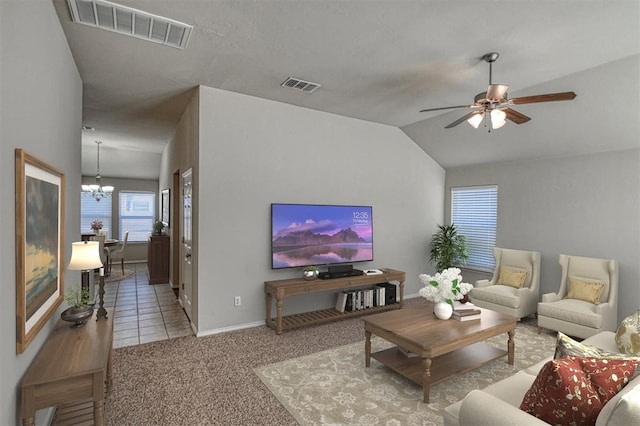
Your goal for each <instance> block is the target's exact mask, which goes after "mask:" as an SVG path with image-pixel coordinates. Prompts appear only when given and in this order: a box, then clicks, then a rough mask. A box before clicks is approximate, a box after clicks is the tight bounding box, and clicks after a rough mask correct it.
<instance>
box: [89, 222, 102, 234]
mask: <svg viewBox="0 0 640 426" xmlns="http://www.w3.org/2000/svg"><path fill="white" fill-rule="evenodd" d="M101 229H102V221H101V220H98V219H96V220H94V221H93V222H91V230H92V231H93V232H95V233H96V234H97V233H98V232H99V231H100V230H101Z"/></svg>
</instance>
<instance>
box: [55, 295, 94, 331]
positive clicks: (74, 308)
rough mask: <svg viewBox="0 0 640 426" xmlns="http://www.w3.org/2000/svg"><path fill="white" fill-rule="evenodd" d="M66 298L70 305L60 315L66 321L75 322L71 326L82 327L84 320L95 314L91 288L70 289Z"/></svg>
mask: <svg viewBox="0 0 640 426" xmlns="http://www.w3.org/2000/svg"><path fill="white" fill-rule="evenodd" d="M64 300H66V301H67V303H68V304H69V305H70V307H69V308H67V309H65V310H64V311H62V314H61V315H60V317H61V318H62V319H63V320H65V321H69V322H73V324H72V325H71V327H82V326H83V325H84V321H85V320H86V319H87V318H89V317H90V316H91V315H93V306H91V305H90V303H91V298H90V297H89V289H78V288H75V289H73V290H70V291H69V292H68V293H67V295H66V296H65V297H64Z"/></svg>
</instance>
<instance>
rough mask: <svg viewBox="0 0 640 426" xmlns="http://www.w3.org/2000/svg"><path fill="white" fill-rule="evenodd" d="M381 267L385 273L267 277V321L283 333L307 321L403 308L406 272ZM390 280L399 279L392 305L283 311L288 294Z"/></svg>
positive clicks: (349, 287) (313, 322)
mask: <svg viewBox="0 0 640 426" xmlns="http://www.w3.org/2000/svg"><path fill="white" fill-rule="evenodd" d="M381 271H382V272H383V273H382V274H378V275H359V276H355V277H345V278H332V279H328V280H320V279H317V280H313V281H306V280H303V279H302V278H293V279H288V280H278V281H265V283H264V293H265V304H266V310H267V315H266V320H265V322H266V324H267V326H268V327H271V328H273V329H274V330H275V331H276V333H278V334H280V333H282V330H289V329H292V328H297V327H302V326H305V325H311V324H321V323H325V322H329V321H335V320H338V319H343V318H348V317H353V316H359V315H369V314H372V313H376V312H382V311H388V310H391V309H399V308H402V305H403V298H404V280H405V273H404V272H402V271H396V270H393V269H381ZM389 281H398V282H399V285H398V294H397V295H396V300H397V302H396V303H393V304H391V305H384V306H376V307H373V308H367V309H363V310H358V311H351V312H338V311H337V310H335V309H334V308H330V309H322V310H319V311H314V312H305V313H301V314H294V315H287V316H283V315H282V311H283V307H284V299H285V298H286V297H288V296H295V295H298V294H308V293H318V292H323V291H332V290H333V291H338V290H344V289H352V288H357V287H362V286H366V285H373V284H381V283H386V282H389ZM274 297H275V299H276V317H275V318H272V317H271V304H272V301H273V298H274Z"/></svg>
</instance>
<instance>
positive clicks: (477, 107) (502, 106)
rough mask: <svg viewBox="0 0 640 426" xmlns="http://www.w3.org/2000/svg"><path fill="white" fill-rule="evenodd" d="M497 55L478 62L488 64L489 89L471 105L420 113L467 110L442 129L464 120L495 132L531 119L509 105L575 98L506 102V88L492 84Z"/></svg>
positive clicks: (567, 94) (570, 95)
mask: <svg viewBox="0 0 640 426" xmlns="http://www.w3.org/2000/svg"><path fill="white" fill-rule="evenodd" d="M499 56H500V55H499V54H498V53H497V52H491V53H487V54H486V55H484V56H482V59H483V60H484V61H485V62H487V63H488V64H489V86H488V87H487V91H486V92H482V93H479V94H477V95H476V96H475V98H474V100H473V104H472V105H456V106H448V107H439V108H427V109H423V110H420V112H428V111H441V110H445V109H458V108H470V109H472V110H473V111H471V112H469V113H467V114H465V115H464V116H462V117H460V118H459V119H457V120H456V121H454V122H453V123H451V124H449V125H447V126H445V129H450V128H452V127H455V126H457V125H458V124H460V123H462V122H463V121H467V122H468V123H469V124H470V125H471V126H473V127H474V128H476V129H477V128H478V127H479V126H480V123H482V122H483V121H485V126H487V127H488V128H489V131H491V129H499V128H500V127H502V126H504V124H505V123H506V120H509V121H512V122H514V123H516V124H522V123H526V122H527V121H529V120H531V118H529V117H527V116H526V115H524V114H521V113H519V112H518V111H516V110H514V109H512V108H511V106H513V105H522V104H531V103H538V102H554V101H570V100H572V99H574V98H575V97H576V94H575V93H574V92H560V93H548V94H544V95H532V96H523V97H520V98H513V99H508V97H507V90H508V89H509V86H507V85H504V84H493V81H492V79H493V63H494V62H495V61H496V60H497V59H498V57H499Z"/></svg>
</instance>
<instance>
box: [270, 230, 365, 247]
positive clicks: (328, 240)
mask: <svg viewBox="0 0 640 426" xmlns="http://www.w3.org/2000/svg"><path fill="white" fill-rule="evenodd" d="M341 243H366V241H365V240H364V238H360V236H359V235H358V234H356V232H355V231H353V230H352V229H351V228H347V229H343V230H341V231H339V232H336V233H335V234H333V235H327V234H316V233H315V232H313V231H309V230H306V231H294V232H291V233H289V234H287V235H284V236H281V237H277V238H276V239H275V240H273V247H274V248H278V247H282V248H291V247H299V246H312V245H321V244H341Z"/></svg>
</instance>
